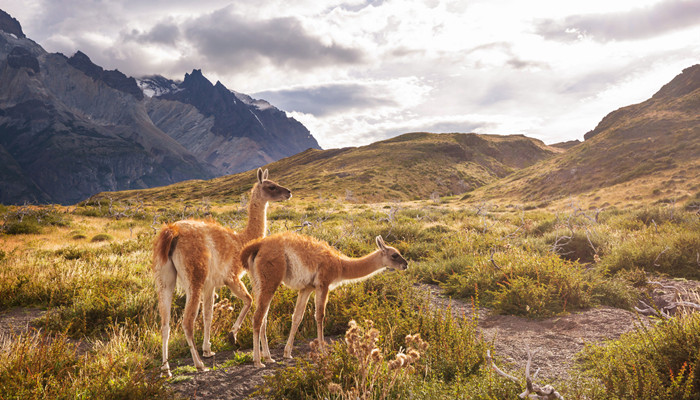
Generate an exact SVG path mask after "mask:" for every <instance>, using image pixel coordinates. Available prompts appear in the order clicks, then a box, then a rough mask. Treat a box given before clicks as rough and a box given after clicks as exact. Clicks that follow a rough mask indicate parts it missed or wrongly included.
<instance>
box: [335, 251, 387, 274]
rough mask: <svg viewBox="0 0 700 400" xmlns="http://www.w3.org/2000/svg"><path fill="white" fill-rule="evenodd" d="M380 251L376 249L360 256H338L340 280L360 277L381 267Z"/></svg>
mask: <svg viewBox="0 0 700 400" xmlns="http://www.w3.org/2000/svg"><path fill="white" fill-rule="evenodd" d="M383 267H384V265H382V253H381V251H380V250H377V251H375V252H373V253H370V254H368V255H366V256H364V257H360V258H345V257H341V258H340V271H341V276H340V280H343V281H345V280H352V279H361V278H364V277H367V276H368V275H371V274H372V273H374V272H377V271H379V270H380V269H382V268H383Z"/></svg>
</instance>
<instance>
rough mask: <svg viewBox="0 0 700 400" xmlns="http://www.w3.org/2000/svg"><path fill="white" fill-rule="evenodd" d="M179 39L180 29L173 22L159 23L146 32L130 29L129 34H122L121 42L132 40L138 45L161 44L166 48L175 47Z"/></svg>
mask: <svg viewBox="0 0 700 400" xmlns="http://www.w3.org/2000/svg"><path fill="white" fill-rule="evenodd" d="M180 37H181V32H180V27H179V26H178V25H177V24H175V23H174V22H173V21H161V22H159V23H157V24H156V25H154V26H153V28H151V29H150V30H148V31H147V32H141V31H139V30H138V29H132V30H131V32H129V33H125V34H123V40H124V41H126V42H128V41H132V40H133V41H136V42H139V43H153V44H163V45H167V46H175V43H176V42H177V41H178V40H179V39H180Z"/></svg>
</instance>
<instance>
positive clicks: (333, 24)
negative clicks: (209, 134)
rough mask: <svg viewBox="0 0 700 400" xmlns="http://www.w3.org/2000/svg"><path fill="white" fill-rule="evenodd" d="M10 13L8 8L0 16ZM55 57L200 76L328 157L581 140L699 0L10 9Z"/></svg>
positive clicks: (685, 41) (690, 44) (654, 83)
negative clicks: (402, 148)
mask: <svg viewBox="0 0 700 400" xmlns="http://www.w3.org/2000/svg"><path fill="white" fill-rule="evenodd" d="M6 3H9V4H6ZM0 7H2V8H3V9H4V10H5V11H7V12H9V13H10V14H12V15H13V16H14V17H16V18H18V19H19V20H20V22H21V23H22V26H23V28H24V31H25V33H27V35H28V36H29V37H30V38H32V39H34V40H36V41H37V42H38V43H40V44H41V45H43V46H44V47H45V48H46V49H47V50H48V51H60V52H63V53H65V54H67V55H71V54H73V53H74V52H75V51H77V50H82V51H83V52H85V53H86V54H87V55H88V56H90V58H91V59H92V60H93V61H94V62H96V63H98V64H100V65H102V66H103V67H105V68H107V69H113V68H118V69H119V70H121V71H123V72H125V73H127V74H129V75H132V76H143V75H149V74H162V75H165V76H167V77H169V78H173V79H182V77H183V76H184V74H185V73H186V72H190V71H191V70H192V69H194V68H198V69H200V68H201V69H202V70H203V72H204V74H205V75H206V76H207V77H208V78H210V79H211V80H213V81H215V80H220V81H221V82H222V83H224V84H225V85H226V86H227V87H229V88H230V89H233V90H236V91H240V92H244V93H251V94H253V95H254V96H255V97H260V98H264V99H266V100H268V101H270V102H271V103H272V104H274V105H276V106H278V107H279V108H282V109H284V110H286V111H288V112H289V113H290V115H292V116H294V117H295V118H297V119H299V120H300V121H301V122H302V123H304V124H305V125H306V126H307V127H308V128H309V129H310V130H311V132H312V134H313V135H314V136H315V137H316V138H317V140H318V141H319V143H320V144H321V145H322V146H323V147H324V148H328V147H339V146H351V145H363V144H368V143H370V142H373V141H376V140H381V139H385V138H388V137H392V136H395V135H398V134H401V133H405V132H410V131H431V132H481V133H496V134H525V135H528V136H532V137H536V138H539V139H542V140H544V141H545V142H547V143H553V142H557V141H565V140H571V139H582V137H583V134H584V133H585V132H587V131H588V130H590V129H593V128H594V127H595V125H596V124H597V123H598V122H599V121H600V119H601V118H602V117H603V116H605V115H606V114H607V113H608V112H610V111H612V110H614V109H617V108H619V107H622V106H625V105H628V104H632V103H635V102H639V101H642V100H645V99H646V98H648V97H650V96H651V95H652V94H653V93H654V92H655V91H656V90H658V89H659V88H660V87H661V86H662V85H663V84H665V83H666V82H668V81H669V80H671V79H672V78H673V77H674V76H675V75H677V74H678V73H680V72H681V70H682V69H683V68H685V67H688V66H690V65H692V64H695V63H697V62H698V54H700V41H698V39H697V38H698V37H700V5H699V4H698V2H697V1H694V0H618V1H609V0H589V1H586V2H565V1H557V0H533V1H527V2H524V1H518V0H469V1H467V0H384V1H381V0H380V1H371V0H367V1H364V0H346V1H337V0H336V1H330V0H329V1H317V0H299V1H296V2H287V1H283V0H261V1H258V2H247V1H241V0H236V1H233V2H231V1H226V0H202V1H198V2H192V1H189V0H187V1H185V0H154V1H143V0H121V1H119V0H115V1H109V2H94V1H90V0H9V1H6V2H4V4H3V5H2V6H0Z"/></svg>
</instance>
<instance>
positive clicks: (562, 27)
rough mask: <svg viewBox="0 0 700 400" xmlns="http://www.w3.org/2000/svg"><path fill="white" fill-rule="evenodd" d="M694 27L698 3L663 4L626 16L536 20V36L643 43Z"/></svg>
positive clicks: (670, 0)
mask: <svg viewBox="0 0 700 400" xmlns="http://www.w3.org/2000/svg"><path fill="white" fill-rule="evenodd" d="M693 25H700V2H698V1H695V0H666V1H663V2H660V3H657V4H655V5H653V6H650V7H645V8H637V9H634V10H631V11H627V12H616V13H608V14H581V15H570V16H568V17H566V18H564V19H563V20H555V19H544V20H539V21H537V22H536V29H535V32H536V33H537V34H538V35H540V36H542V37H544V38H545V39H551V40H559V41H573V40H577V39H579V38H581V37H590V38H592V39H594V40H596V41H599V42H608V41H613V40H640V39H646V38H649V37H653V36H657V35H661V34H664V33H666V32H671V31H676V30H680V29H684V28H687V27H690V26H693Z"/></svg>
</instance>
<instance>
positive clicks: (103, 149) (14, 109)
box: [0, 10, 319, 204]
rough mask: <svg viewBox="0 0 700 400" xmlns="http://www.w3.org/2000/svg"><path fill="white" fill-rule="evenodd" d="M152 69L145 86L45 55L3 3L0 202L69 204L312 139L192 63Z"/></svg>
mask: <svg viewBox="0 0 700 400" xmlns="http://www.w3.org/2000/svg"><path fill="white" fill-rule="evenodd" d="M159 78H160V79H158V78H156V77H151V78H149V79H147V80H146V81H145V82H146V83H145V84H144V80H140V81H137V80H136V79H134V78H133V77H128V76H126V75H125V74H123V73H121V72H119V71H118V70H106V69H104V68H102V67H101V66H99V65H96V64H94V63H93V62H92V61H91V60H90V58H89V57H88V55H87V54H85V53H83V52H81V51H77V52H76V53H75V54H74V55H72V56H71V57H66V56H64V55H63V54H60V53H48V52H46V51H45V50H44V49H43V48H42V47H41V46H40V45H39V44H37V43H35V42H34V41H32V40H31V39H29V38H27V37H26V36H25V35H24V33H23V32H22V28H21V25H20V23H19V21H17V20H15V19H14V18H12V17H11V16H10V15H9V14H7V13H5V12H2V11H1V10H0V163H2V165H3V166H2V167H0V204H22V203H24V202H29V203H60V204H73V203H76V202H78V201H80V200H83V199H85V198H87V197H89V196H91V195H94V194H95V193H98V192H101V191H106V190H126V189H142V188H148V187H154V186H162V185H168V184H172V183H175V182H180V181H183V180H189V179H208V178H213V177H216V176H222V175H226V174H229V173H234V172H240V171H245V170H248V169H251V168H254V167H256V166H259V165H262V164H266V163H269V162H271V161H274V160H278V159H280V158H283V157H287V156H290V155H293V154H296V153H298V152H300V151H303V150H305V149H307V148H319V146H318V143H317V142H316V140H315V139H314V138H313V136H311V134H310V133H309V131H308V130H307V129H306V128H305V127H304V126H303V125H302V124H301V123H299V122H298V121H296V120H294V119H293V118H288V117H287V115H286V113H284V112H283V111H281V110H278V109H277V108H275V107H274V106H272V105H270V104H269V103H267V102H265V101H263V100H255V99H252V98H250V97H248V96H246V95H244V94H239V93H234V92H232V91H230V90H229V89H227V88H226V87H225V86H224V85H223V84H221V83H220V82H217V83H216V85H213V84H212V83H211V82H209V81H208V80H207V79H206V78H205V77H204V76H203V75H202V73H201V71H200V70H194V71H193V72H192V74H186V75H185V80H184V81H183V82H173V81H170V80H167V79H165V78H162V77H159ZM154 86H155V87H154ZM166 86H167V88H166ZM155 89H157V90H155ZM156 91H157V94H156V93H155V92H156Z"/></svg>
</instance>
